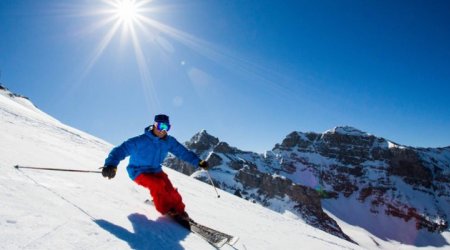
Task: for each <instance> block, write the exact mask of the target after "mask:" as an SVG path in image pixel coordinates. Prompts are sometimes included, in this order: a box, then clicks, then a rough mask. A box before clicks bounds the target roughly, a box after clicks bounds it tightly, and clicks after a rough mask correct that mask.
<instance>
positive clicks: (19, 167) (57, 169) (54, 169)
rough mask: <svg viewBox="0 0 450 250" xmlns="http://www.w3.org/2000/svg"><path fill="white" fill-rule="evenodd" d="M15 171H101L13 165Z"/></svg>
mask: <svg viewBox="0 0 450 250" xmlns="http://www.w3.org/2000/svg"><path fill="white" fill-rule="evenodd" d="M14 168H16V169H22V168H25V169H36V170H49V171H66V172H79V173H101V171H92V170H81V169H63V168H38V167H27V166H20V165H15V166H14Z"/></svg>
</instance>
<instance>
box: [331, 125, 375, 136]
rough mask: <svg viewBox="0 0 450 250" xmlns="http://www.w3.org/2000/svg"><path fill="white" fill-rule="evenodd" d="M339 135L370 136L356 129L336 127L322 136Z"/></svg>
mask: <svg viewBox="0 0 450 250" xmlns="http://www.w3.org/2000/svg"><path fill="white" fill-rule="evenodd" d="M328 133H332V134H340V135H349V136H363V137H365V136H370V135H369V134H368V133H366V132H363V131H361V130H359V129H357V128H354V127H351V126H337V127H334V128H333V129H331V130H327V131H325V133H324V134H328Z"/></svg>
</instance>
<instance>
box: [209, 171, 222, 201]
mask: <svg viewBox="0 0 450 250" xmlns="http://www.w3.org/2000/svg"><path fill="white" fill-rule="evenodd" d="M206 173H207V174H208V177H209V181H210V182H211V184H212V186H213V187H214V190H215V191H216V194H217V198H220V195H219V192H217V188H216V185H214V182H213V180H212V178H211V175H210V174H209V171H208V170H206Z"/></svg>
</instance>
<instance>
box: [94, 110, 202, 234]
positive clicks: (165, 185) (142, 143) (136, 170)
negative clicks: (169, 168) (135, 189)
mask: <svg viewBox="0 0 450 250" xmlns="http://www.w3.org/2000/svg"><path fill="white" fill-rule="evenodd" d="M169 130H170V122H169V117H168V116H167V115H164V114H159V115H156V116H155V120H154V123H153V125H151V126H149V127H147V128H145V131H144V134H142V135H139V136H136V137H133V138H130V139H128V140H127V141H125V142H123V143H122V144H121V145H119V146H117V147H115V148H114V149H113V150H112V151H111V152H110V153H109V156H108V158H106V160H105V166H104V167H103V169H102V175H103V176H104V177H107V178H109V179H111V178H114V176H115V175H116V172H117V165H119V162H120V161H122V160H123V159H125V157H127V156H130V160H129V164H128V166H127V172H128V175H129V176H130V178H131V179H132V180H134V181H135V182H136V183H137V184H139V185H141V186H143V187H145V188H147V189H149V190H150V195H151V196H152V198H153V202H154V204H155V208H156V210H157V211H158V212H160V213H161V214H163V215H165V214H167V215H169V216H171V217H172V218H174V219H175V220H176V221H178V222H179V223H181V224H182V225H183V226H185V227H188V228H189V215H188V214H187V213H186V211H185V205H184V203H183V201H182V198H181V195H180V194H179V193H178V191H177V189H176V188H174V187H173V185H172V183H171V182H170V180H169V178H168V177H167V174H166V173H165V172H164V171H163V170H162V167H161V163H162V162H163V160H164V159H165V158H166V156H167V154H168V153H169V152H170V153H172V154H174V155H175V156H176V157H178V158H180V159H182V160H183V161H186V162H188V163H190V164H192V165H194V166H199V167H200V168H203V169H205V170H207V169H208V163H207V162H206V161H203V160H200V158H199V157H198V156H197V155H196V154H195V153H194V152H192V151H189V150H188V149H186V148H185V147H184V146H183V145H182V144H180V143H179V142H178V141H177V140H176V139H175V138H174V137H172V136H170V135H168V134H167V132H168V131H169Z"/></svg>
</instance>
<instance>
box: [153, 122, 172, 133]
mask: <svg viewBox="0 0 450 250" xmlns="http://www.w3.org/2000/svg"><path fill="white" fill-rule="evenodd" d="M156 128H157V129H158V130H159V131H169V130H170V124H168V123H164V122H158V123H157V124H156Z"/></svg>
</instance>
